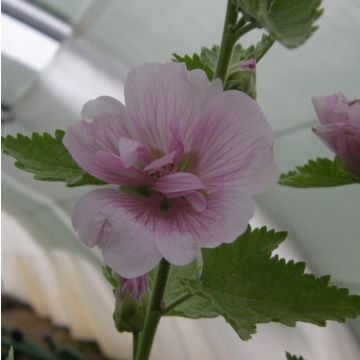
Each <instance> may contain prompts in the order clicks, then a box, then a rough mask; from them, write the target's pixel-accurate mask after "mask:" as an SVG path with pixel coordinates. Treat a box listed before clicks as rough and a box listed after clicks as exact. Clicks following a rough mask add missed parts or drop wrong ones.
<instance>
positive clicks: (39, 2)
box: [25, 0, 93, 24]
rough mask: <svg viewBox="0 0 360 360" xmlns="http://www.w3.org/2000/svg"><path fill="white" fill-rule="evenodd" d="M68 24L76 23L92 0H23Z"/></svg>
mask: <svg viewBox="0 0 360 360" xmlns="http://www.w3.org/2000/svg"><path fill="white" fill-rule="evenodd" d="M25 1H26V2H29V3H31V4H33V5H35V6H38V7H39V8H41V9H43V10H44V11H46V12H48V13H50V14H52V15H54V16H55V17H57V18H58V19H61V20H63V21H65V22H67V23H69V24H74V23H76V22H77V21H78V20H79V19H80V18H81V16H82V15H83V14H84V13H85V11H86V9H87V8H88V6H89V5H91V3H92V2H93V0H76V1H74V0H62V1H58V0H25Z"/></svg>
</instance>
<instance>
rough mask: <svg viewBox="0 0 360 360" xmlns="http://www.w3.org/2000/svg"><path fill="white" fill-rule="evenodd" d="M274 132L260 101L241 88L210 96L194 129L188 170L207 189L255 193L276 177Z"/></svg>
mask: <svg viewBox="0 0 360 360" xmlns="http://www.w3.org/2000/svg"><path fill="white" fill-rule="evenodd" d="M273 142H274V139H273V133H272V130H271V128H270V126H269V124H268V123H267V122H266V120H265V117H264V115H263V114H262V112H261V109H260V107H259V106H258V104H257V103H256V102H255V101H254V100H253V99H251V98H250V97H249V96H247V95H246V94H244V93H242V92H240V91H226V92H224V93H222V94H220V95H218V96H217V97H215V98H213V99H211V101H209V103H208V105H207V106H206V109H205V110H204V112H203V115H202V117H201V119H200V121H199V123H198V124H197V127H196V129H195V130H194V138H193V144H192V148H191V159H192V160H190V165H189V170H190V171H192V172H194V173H196V174H197V175H198V176H199V177H200V179H201V180H202V181H203V183H204V184H205V185H206V189H207V191H208V192H211V191H217V190H220V189H223V188H232V189H234V188H240V189H241V190H242V191H243V193H248V194H250V195H251V194H256V193H258V192H261V191H264V190H265V189H267V188H269V187H270V186H272V185H274V184H275V182H276V179H277V171H276V165H275V162H274V157H273Z"/></svg>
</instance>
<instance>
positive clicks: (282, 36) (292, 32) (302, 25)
mask: <svg viewBox="0 0 360 360" xmlns="http://www.w3.org/2000/svg"><path fill="white" fill-rule="evenodd" d="M236 2H237V4H238V5H239V6H240V8H241V11H242V12H244V13H245V14H246V15H249V16H250V17H252V18H254V19H255V20H256V21H257V22H258V23H259V24H260V25H261V26H262V27H264V28H265V29H266V30H267V31H268V32H269V33H270V35H271V36H272V37H273V38H274V39H276V40H277V41H279V42H280V43H282V44H283V45H285V46H286V47H288V48H294V47H298V46H300V45H301V44H303V43H304V42H305V41H306V40H307V39H308V38H309V37H310V36H311V35H312V34H313V32H314V31H315V30H316V29H317V27H316V26H314V23H315V21H316V20H317V19H318V18H319V17H320V15H321V14H322V12H323V10H322V9H320V5H321V0H236Z"/></svg>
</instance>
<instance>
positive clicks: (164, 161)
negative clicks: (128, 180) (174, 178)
mask: <svg viewBox="0 0 360 360" xmlns="http://www.w3.org/2000/svg"><path fill="white" fill-rule="evenodd" d="M175 156H176V151H173V152H171V153H169V154H166V155H165V156H163V157H161V158H159V159H156V160H154V161H152V162H151V163H150V164H147V165H146V166H145V167H144V171H151V170H159V169H161V168H162V167H163V166H166V165H168V164H173V163H174V158H175Z"/></svg>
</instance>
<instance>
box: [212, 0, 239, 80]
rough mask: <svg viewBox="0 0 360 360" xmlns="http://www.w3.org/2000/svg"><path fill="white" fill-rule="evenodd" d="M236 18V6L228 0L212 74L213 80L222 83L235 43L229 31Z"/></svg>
mask: <svg viewBox="0 0 360 360" xmlns="http://www.w3.org/2000/svg"><path fill="white" fill-rule="evenodd" d="M237 17H238V11H237V8H236V5H234V4H233V2H232V0H228V4H227V8H226V15H225V23H224V30H223V35H222V39H221V45H220V51H219V57H218V60H217V64H216V69H215V73H214V79H217V78H219V79H221V80H222V82H223V83H224V81H225V77H226V73H227V69H228V67H229V62H230V57H231V53H232V49H233V47H234V45H235V42H236V37H235V35H234V32H232V31H231V29H233V28H235V26H236V21H237Z"/></svg>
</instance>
